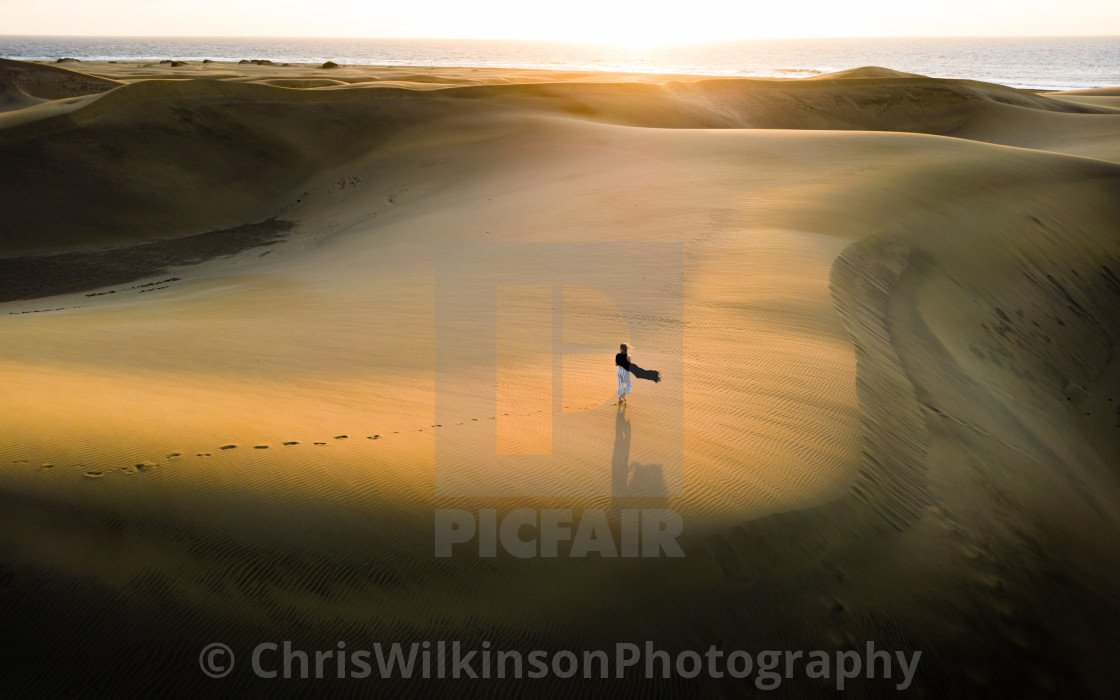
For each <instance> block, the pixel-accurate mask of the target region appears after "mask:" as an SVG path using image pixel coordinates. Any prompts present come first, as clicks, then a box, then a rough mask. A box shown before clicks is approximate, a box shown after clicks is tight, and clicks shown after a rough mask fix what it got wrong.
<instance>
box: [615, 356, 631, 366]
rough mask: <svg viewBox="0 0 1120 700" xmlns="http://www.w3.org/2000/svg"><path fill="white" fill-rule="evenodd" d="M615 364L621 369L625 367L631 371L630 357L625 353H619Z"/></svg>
mask: <svg viewBox="0 0 1120 700" xmlns="http://www.w3.org/2000/svg"><path fill="white" fill-rule="evenodd" d="M614 363H615V365H617V366H619V367H625V368H626V369H627V370H629V369H630V356H629V355H627V354H626V353H624V352H620V353H618V354H617V355H615V356H614Z"/></svg>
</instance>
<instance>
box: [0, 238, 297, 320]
mask: <svg viewBox="0 0 1120 700" xmlns="http://www.w3.org/2000/svg"><path fill="white" fill-rule="evenodd" d="M293 226H295V223H294V222H292V221H283V220H280V219H269V220H267V221H262V222H259V223H255V224H245V225H244V226H237V227H235V228H231V229H224V230H221V231H209V232H207V233H200V234H197V235H194V236H185V237H183V238H172V239H168V240H159V241H150V242H147V243H139V244H135V245H128V246H119V247H115V248H102V249H100V250H89V251H78V252H72V253H58V254H54V255H25V256H21V257H15V258H0V302H5V301H16V300H19V299H37V298H39V297H46V296H53V295H55V294H69V293H71V292H79V291H82V290H84V289H96V288H98V287H106V286H109V285H113V284H123V283H125V282H131V281H133V280H137V279H140V278H142V277H147V276H149V275H154V274H159V273H160V272H163V271H164V270H166V269H167V268H168V267H172V266H176V265H191V264H195V263H200V262H203V261H205V260H209V259H211V258H216V257H222V256H228V255H233V254H235V253H239V252H241V251H242V250H246V249H249V248H255V247H257V246H263V245H269V244H271V243H274V242H276V241H277V240H278V239H279V238H281V237H282V236H283V235H284V234H285V233H287V232H288V231H290V230H291V229H292V227H293Z"/></svg>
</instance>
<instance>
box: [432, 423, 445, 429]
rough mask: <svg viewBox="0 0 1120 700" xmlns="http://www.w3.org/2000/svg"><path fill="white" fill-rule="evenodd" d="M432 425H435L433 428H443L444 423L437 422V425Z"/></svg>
mask: <svg viewBox="0 0 1120 700" xmlns="http://www.w3.org/2000/svg"><path fill="white" fill-rule="evenodd" d="M432 427H433V428H442V427H443V424H442V423H436V424H435V425H433V426H432Z"/></svg>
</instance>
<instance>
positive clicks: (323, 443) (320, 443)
mask: <svg viewBox="0 0 1120 700" xmlns="http://www.w3.org/2000/svg"><path fill="white" fill-rule="evenodd" d="M315 444H316V445H325V444H327V443H325V442H316V443H315Z"/></svg>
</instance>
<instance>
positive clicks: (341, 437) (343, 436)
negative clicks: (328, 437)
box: [334, 435, 350, 440]
mask: <svg viewBox="0 0 1120 700" xmlns="http://www.w3.org/2000/svg"><path fill="white" fill-rule="evenodd" d="M348 437H350V436H349V435H335V436H334V439H335V440H345V439H346V438H348Z"/></svg>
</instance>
